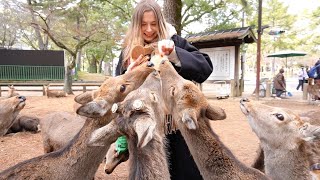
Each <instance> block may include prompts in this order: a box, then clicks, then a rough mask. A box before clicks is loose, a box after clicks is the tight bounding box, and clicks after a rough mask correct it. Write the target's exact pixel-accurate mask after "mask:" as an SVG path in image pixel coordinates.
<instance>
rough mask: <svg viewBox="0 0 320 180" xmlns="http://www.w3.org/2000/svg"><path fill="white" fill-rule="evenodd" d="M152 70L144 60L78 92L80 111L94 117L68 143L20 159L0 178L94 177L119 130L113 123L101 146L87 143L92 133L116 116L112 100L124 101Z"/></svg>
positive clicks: (1, 174) (3, 172) (77, 99)
mask: <svg viewBox="0 0 320 180" xmlns="http://www.w3.org/2000/svg"><path fill="white" fill-rule="evenodd" d="M152 71H153V68H152V67H147V66H146V64H143V65H141V66H139V67H137V68H135V69H134V70H133V71H131V72H128V73H126V74H124V75H121V76H117V77H112V78H109V79H107V80H106V81H105V82H104V83H103V84H102V85H101V86H100V88H99V89H98V90H97V91H94V92H93V93H92V92H88V93H84V94H81V95H78V96H76V97H75V101H76V102H78V103H80V104H83V105H82V106H81V107H80V108H79V109H78V110H77V113H78V114H81V115H86V116H89V117H94V118H95V120H94V119H91V118H87V119H86V121H85V124H84V125H83V127H82V129H81V130H80V132H79V133H78V134H77V135H76V136H75V137H74V138H73V139H72V141H71V142H70V143H69V144H68V145H67V146H65V147H63V148H62V149H60V150H58V151H54V152H51V153H48V154H44V155H42V156H38V157H35V158H32V159H30V160H26V161H24V162H21V163H18V164H17V165H15V166H13V167H11V168H8V169H6V170H4V171H2V172H1V173H0V179H93V177H94V175H95V172H96V171H97V169H98V167H99V165H100V163H101V162H102V160H103V158H104V156H105V155H106V152H107V150H108V148H109V146H110V144H111V143H112V142H114V141H115V140H116V138H117V137H119V136H120V134H119V133H118V131H117V128H116V126H112V124H111V125H110V126H109V127H110V128H112V129H113V130H112V131H111V132H112V133H111V134H109V139H108V140H107V141H106V142H105V146H102V147H91V146H88V145H87V141H88V138H89V137H90V134H91V133H92V132H93V131H94V130H96V129H98V128H100V127H102V126H104V125H106V124H108V123H109V122H110V121H111V120H112V119H113V118H114V115H112V113H111V111H110V109H111V106H112V104H113V103H116V102H120V101H122V100H123V99H124V98H125V96H126V95H127V94H128V93H129V92H131V91H132V90H134V89H137V88H138V87H139V86H140V85H141V84H142V83H143V81H144V80H145V78H146V77H147V75H148V74H149V73H150V72H152ZM97 107H99V108H97Z"/></svg>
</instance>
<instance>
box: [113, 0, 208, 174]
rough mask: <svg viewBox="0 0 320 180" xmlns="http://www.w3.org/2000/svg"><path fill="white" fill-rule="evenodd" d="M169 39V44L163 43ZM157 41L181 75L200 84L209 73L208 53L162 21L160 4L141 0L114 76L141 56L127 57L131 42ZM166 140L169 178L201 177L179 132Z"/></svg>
mask: <svg viewBox="0 0 320 180" xmlns="http://www.w3.org/2000/svg"><path fill="white" fill-rule="evenodd" d="M169 39H170V40H171V41H169V44H168V43H164V42H168V40H169ZM158 41H159V42H158ZM157 42H158V47H159V49H162V51H163V53H164V54H165V55H168V59H169V60H170V61H171V63H172V64H173V66H174V68H175V69H176V70H177V72H178V73H179V74H180V75H181V76H182V77H183V78H185V79H188V80H192V81H195V82H198V83H202V82H204V81H205V80H206V79H207V78H208V77H209V75H210V74H211V73H212V63H211V60H210V58H209V56H208V55H207V54H204V53H201V52H199V51H198V49H196V48H195V47H194V46H192V45H191V44H189V43H188V42H187V41H186V40H185V39H184V38H182V37H180V36H178V35H176V31H175V29H174V28H173V26H171V25H170V24H168V23H166V21H165V19H164V16H163V14H162V12H161V8H160V6H159V5H158V4H157V3H156V2H155V1H154V0H142V1H140V2H139V3H138V4H137V6H136V7H135V9H134V13H133V16H132V21H131V25H130V27H129V29H128V32H127V34H126V37H125V40H124V46H123V48H124V49H123V51H122V53H121V55H120V57H119V63H118V66H117V69H116V75H120V74H123V73H125V71H127V70H128V71H129V70H131V69H132V68H133V67H134V64H135V62H139V61H140V60H141V59H142V56H140V57H139V58H137V59H136V60H133V59H130V52H131V49H132V48H133V47H134V46H135V45H142V46H145V45H150V44H152V43H157ZM167 140H168V151H169V152H168V157H169V165H170V174H171V179H184V180H186V179H192V180H197V179H202V177H201V175H200V172H199V170H198V168H197V166H196V164H195V162H194V160H193V158H192V156H191V154H190V152H189V149H188V147H187V145H186V143H185V141H184V139H183V137H182V135H181V133H180V131H176V132H173V133H172V134H168V135H167ZM119 146H120V147H121V145H119Z"/></svg>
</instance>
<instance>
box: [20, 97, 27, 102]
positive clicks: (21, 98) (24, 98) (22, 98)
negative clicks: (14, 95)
mask: <svg viewBox="0 0 320 180" xmlns="http://www.w3.org/2000/svg"><path fill="white" fill-rule="evenodd" d="M18 98H19V99H20V100H22V101H25V100H26V99H27V98H26V97H24V96H18Z"/></svg>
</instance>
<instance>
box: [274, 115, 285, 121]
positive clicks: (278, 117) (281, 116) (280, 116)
mask: <svg viewBox="0 0 320 180" xmlns="http://www.w3.org/2000/svg"><path fill="white" fill-rule="evenodd" d="M275 116H276V117H277V119H279V120H280V121H283V120H284V116H283V115H282V114H275Z"/></svg>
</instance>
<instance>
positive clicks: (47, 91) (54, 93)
mask: <svg viewBox="0 0 320 180" xmlns="http://www.w3.org/2000/svg"><path fill="white" fill-rule="evenodd" d="M49 87H50V85H48V86H45V85H43V88H44V91H45V94H46V96H47V97H48V98H53V97H56V98H59V97H66V96H67V93H66V92H65V91H63V90H62V91H61V90H50V89H49Z"/></svg>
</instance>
